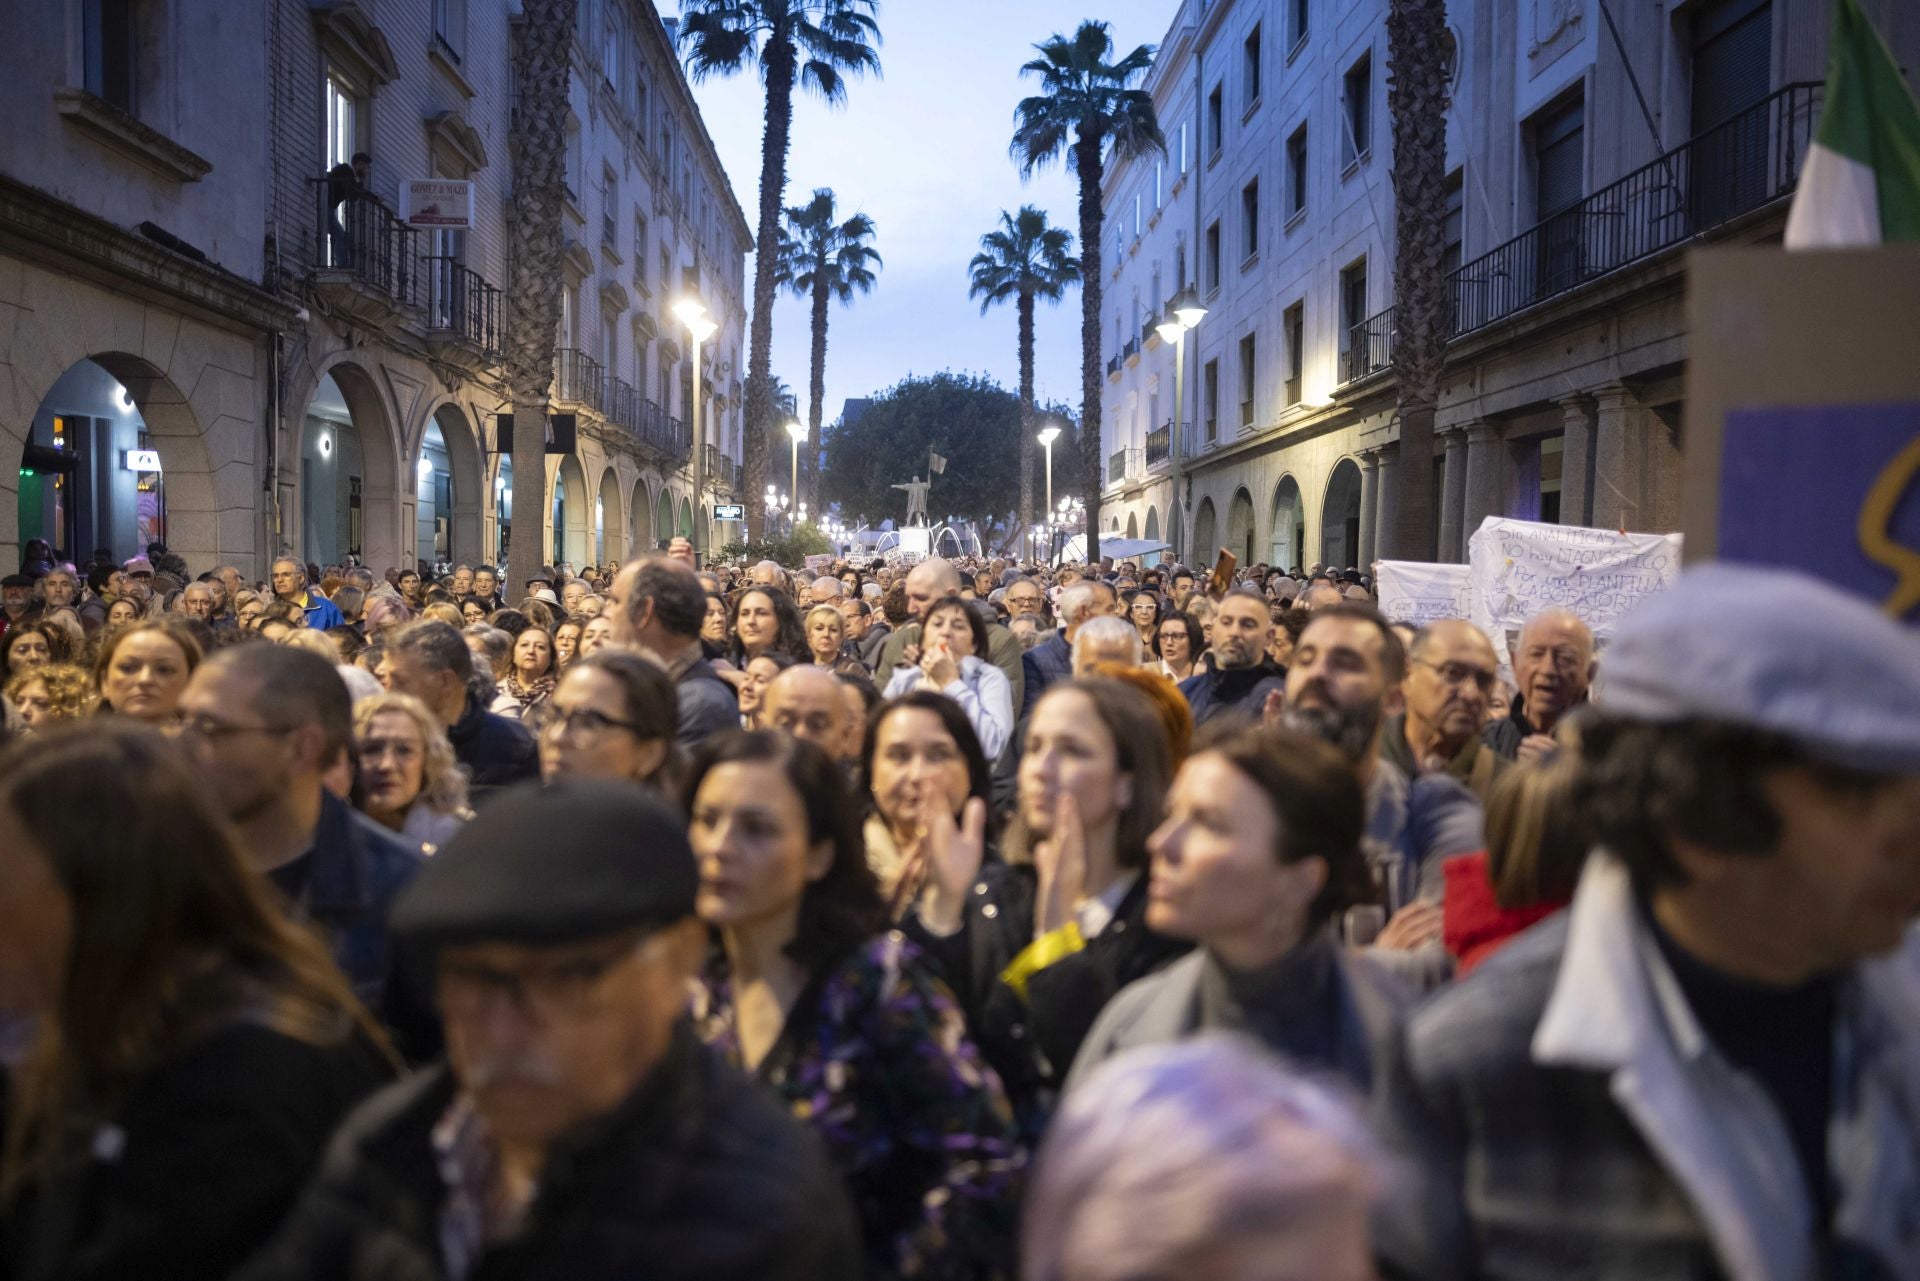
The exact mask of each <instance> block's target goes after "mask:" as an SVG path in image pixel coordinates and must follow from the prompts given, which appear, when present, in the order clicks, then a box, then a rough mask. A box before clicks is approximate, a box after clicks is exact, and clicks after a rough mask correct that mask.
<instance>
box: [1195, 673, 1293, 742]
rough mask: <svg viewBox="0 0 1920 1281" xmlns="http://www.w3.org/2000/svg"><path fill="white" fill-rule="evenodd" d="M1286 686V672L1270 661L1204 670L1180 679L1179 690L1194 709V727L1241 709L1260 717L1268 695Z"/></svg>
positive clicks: (1242, 712) (1250, 714)
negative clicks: (1219, 669)
mask: <svg viewBox="0 0 1920 1281" xmlns="http://www.w3.org/2000/svg"><path fill="white" fill-rule="evenodd" d="M1286 687H1287V674H1286V673H1285V672H1284V671H1282V670H1280V669H1279V668H1278V667H1275V666H1274V665H1273V664H1272V663H1271V662H1265V661H1263V662H1261V663H1260V665H1259V666H1257V667H1235V668H1231V669H1228V670H1226V671H1212V670H1209V671H1204V672H1201V673H1200V674H1199V675H1197V676H1189V677H1187V679H1185V680H1183V681H1181V682H1180V693H1181V695H1182V696H1183V697H1185V699H1186V700H1187V706H1188V707H1190V708H1192V709H1193V724H1194V728H1196V729H1198V728H1199V727H1200V726H1202V725H1205V724H1206V723H1207V722H1208V721H1210V720H1212V719H1213V718H1214V717H1216V716H1225V715H1228V714H1231V713H1239V714H1241V715H1242V716H1244V717H1246V718H1247V719H1249V720H1253V721H1258V720H1259V719H1260V711H1261V709H1262V708H1264V707H1265V706H1266V704H1267V695H1268V694H1271V693H1274V692H1276V691H1279V690H1284V689H1285V688H1286Z"/></svg>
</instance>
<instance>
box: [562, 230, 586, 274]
mask: <svg viewBox="0 0 1920 1281" xmlns="http://www.w3.org/2000/svg"><path fill="white" fill-rule="evenodd" d="M560 268H561V270H562V271H564V272H566V273H567V277H568V278H569V279H570V280H571V281H572V282H573V283H574V284H579V283H580V282H581V281H583V280H585V279H586V278H587V277H588V276H591V275H592V274H593V255H592V254H591V253H589V252H588V250H587V247H586V246H585V245H583V244H581V243H580V242H579V241H577V240H575V239H573V238H572V237H568V238H567V247H566V248H565V249H563V250H561V251H560Z"/></svg>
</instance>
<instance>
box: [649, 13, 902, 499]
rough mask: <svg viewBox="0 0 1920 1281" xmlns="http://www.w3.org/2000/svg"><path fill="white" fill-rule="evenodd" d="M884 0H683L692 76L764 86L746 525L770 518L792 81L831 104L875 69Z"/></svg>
mask: <svg viewBox="0 0 1920 1281" xmlns="http://www.w3.org/2000/svg"><path fill="white" fill-rule="evenodd" d="M877 8H878V0H686V2H685V3H684V4H683V5H682V6H681V11H680V40H681V42H682V43H683V44H685V45H686V46H687V50H688V52H687V69H688V72H689V74H691V76H692V77H693V79H694V80H696V81H699V80H704V79H706V78H707V77H708V76H715V75H720V76H726V75H733V74H735V73H736V72H740V71H744V70H745V69H747V68H748V67H751V66H757V67H758V68H759V70H760V81H761V83H762V84H763V85H765V86H766V108H765V111H764V113H763V120H764V126H763V132H762V134H761V138H760V218H759V223H758V225H757V226H756V228H755V231H754V245H755V246H756V247H757V249H758V252H756V253H755V255H754V260H753V320H752V324H751V327H750V329H749V333H748V342H747V438H746V454H747V456H746V459H745V460H744V462H745V466H746V484H747V529H748V532H749V533H750V535H752V536H756V537H757V536H758V535H759V533H760V531H761V527H762V526H763V524H764V523H765V519H766V500H765V496H764V495H765V487H766V482H767V462H768V457H767V431H768V428H769V427H770V425H771V424H772V422H773V403H772V400H771V399H770V397H769V394H768V393H769V392H770V390H771V388H772V383H771V381H770V377H771V374H772V370H773V350H772V349H773V296H774V293H775V284H774V255H773V252H772V249H773V246H774V245H775V244H776V243H777V241H778V238H779V229H780V207H781V204H782V203H783V201H784V200H785V197H786V191H787V144H788V142H789V140H790V138H791V135H792V132H793V89H794V85H795V84H796V83H798V84H799V85H800V86H801V87H803V88H808V89H812V90H813V91H814V92H815V93H816V94H818V95H819V96H820V97H821V98H823V99H825V100H826V102H827V103H828V104H829V105H836V106H837V105H839V104H841V103H843V102H845V101H846V96H847V86H846V78H847V76H848V75H859V74H861V73H863V72H866V71H873V72H876V73H877V72H878V71H879V69H880V54H879V52H878V49H877V46H878V45H879V43H880V25H879V23H877V22H876V21H875V20H874V17H873V15H874V12H875V10H876V9H877Z"/></svg>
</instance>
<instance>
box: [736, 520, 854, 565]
mask: <svg viewBox="0 0 1920 1281" xmlns="http://www.w3.org/2000/svg"><path fill="white" fill-rule="evenodd" d="M832 550H833V543H832V542H831V541H830V540H829V539H828V538H827V536H826V534H825V533H824V532H823V531H822V530H821V529H820V527H819V526H817V525H815V524H813V523H812V522H811V521H803V522H801V523H800V524H799V525H797V526H795V528H794V530H793V532H792V533H791V534H767V535H764V536H762V537H760V538H752V539H735V540H734V541H733V542H730V543H728V544H727V545H726V546H724V547H722V548H721V549H720V554H721V555H722V556H726V557H729V558H732V559H735V560H742V561H745V562H747V563H748V564H752V563H753V562H754V561H759V560H771V561H777V562H778V563H780V564H782V565H798V564H799V563H800V562H801V561H803V560H805V559H806V558H807V557H809V556H824V555H826V554H827V553H828V552H831V551H832Z"/></svg>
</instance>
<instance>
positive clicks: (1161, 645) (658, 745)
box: [0, 540, 1920, 1281]
mask: <svg viewBox="0 0 1920 1281" xmlns="http://www.w3.org/2000/svg"><path fill="white" fill-rule="evenodd" d="M27 553H28V555H27V558H26V564H25V565H24V566H23V572H22V573H20V574H18V575H14V576H10V577H8V578H6V579H5V580H4V583H3V584H0V591H4V602H3V603H4V610H3V612H0V671H3V672H4V679H5V683H4V687H0V688H3V690H4V708H3V710H4V713H5V719H4V722H3V724H4V728H3V729H0V743H3V744H4V746H0V1065H4V1071H3V1072H0V1085H3V1086H4V1091H5V1099H6V1111H5V1120H4V1131H3V1137H4V1144H3V1145H0V1277H7V1278H15V1277H17V1278H20V1279H21V1281H41V1279H51V1278H78V1279H83V1281H84V1279H89V1278H103V1279H104V1278H109V1277H113V1278H121V1277H135V1276H138V1277H154V1278H171V1277H181V1278H186V1277H193V1278H219V1277H228V1276H234V1277H240V1278H244V1279H245V1281H274V1279H278V1278H312V1279H313V1281H321V1279H322V1278H343V1279H346V1278H351V1279H355V1281H363V1279H364V1281H429V1279H440V1278H445V1279H446V1281H468V1279H470V1278H472V1279H476V1281H477V1279H479V1278H517V1277H527V1278H533V1277H568V1278H596V1277H606V1278H614V1277H632V1276H648V1277H662V1278H680V1277H684V1278H696V1277H698V1278H703V1279H720V1281H724V1279H726V1278H740V1279H742V1281H745V1279H747V1278H756V1279H757V1278H795V1279H796V1281H797V1279H799V1278H820V1279H823V1281H824V1279H832V1281H839V1279H841V1278H858V1277H870V1278H875V1279H884V1278H936V1279H947V1278H952V1279H955V1281H959V1279H962V1278H969V1279H971V1278H980V1279H987V1281H991V1279H994V1278H1009V1279H1010V1278H1015V1277H1025V1278H1029V1279H1030V1281H1123V1279H1125V1278H1146V1277H1153V1278H1162V1277H1164V1278H1173V1277H1178V1278H1182V1279H1183V1281H1275V1279H1276V1278H1280V1279H1285V1278H1301V1279H1304V1278H1309V1277H1310V1278H1316V1279H1318V1281H1368V1279H1370V1278H1387V1279H1388V1281H1392V1279H1394V1278H1407V1279H1420V1281H1425V1279H1427V1278H1434V1279H1436V1281H1453V1279H1455V1278H1458V1279H1461V1281H1465V1279H1467V1278H1490V1279H1491V1278H1498V1279H1501V1281H1507V1279H1518V1278H1541V1279H1546V1278H1567V1277H1576V1276H1577V1277H1587V1278H1598V1279H1601V1281H1694V1279H1697V1278H1709V1277H1720V1278H1727V1279H1728V1281H1748V1279H1758V1281H1808V1279H1812V1278H1823V1279H1830V1281H1843V1279H1853V1278H1858V1279H1860V1281H1868V1279H1879V1278H1895V1277H1916V1276H1920V1215H1916V1214H1915V1213H1914V1207H1915V1206H1920V935H1917V934H1916V932H1915V930H1914V928H1913V925H1914V921H1915V918H1916V916H1917V915H1920V640H1916V638H1915V636H1914V634H1913V633H1912V632H1911V631H1910V630H1906V629H1903V628H1902V627H1901V626H1900V625H1898V624H1897V623H1895V622H1894V621H1892V620H1890V619H1888V618H1886V617H1884V616H1882V615H1881V614H1879V613H1877V612H1876V611H1875V610H1874V609H1873V608H1872V606H1871V605H1869V604H1867V603H1866V602H1864V601H1860V600H1857V599H1855V598H1853V597H1851V596H1849V595H1847V594H1845V593H1843V592H1841V591H1839V590H1837V589H1835V588H1832V587H1830V586H1828V585H1825V584H1822V583H1820V582H1817V581H1814V580H1812V579H1808V578H1804V577H1801V576H1797V575H1794V574H1790V573H1786V572H1782V571H1772V570H1766V569H1759V568H1745V567H1737V566H1728V565H1705V566H1699V567H1695V568H1693V569H1691V570H1689V571H1688V572H1687V573H1685V574H1684V575H1682V577H1681V578H1680V580H1679V582H1678V584H1677V585H1676V586H1675V587H1674V588H1672V589H1670V590H1668V591H1666V592H1664V593H1661V594H1659V595H1657V596H1653V597H1650V598H1649V599H1647V600H1646V601H1644V602H1642V603H1641V604H1639V605H1637V606H1636V607H1635V608H1634V609H1633V610H1632V611H1631V612H1629V613H1628V614H1627V615H1626V617H1625V618H1623V619H1622V620H1620V621H1619V623H1618V624H1617V626H1616V628H1615V630H1614V631H1613V634H1612V636H1611V638H1610V640H1609V642H1608V645H1607V647H1606V649H1605V652H1604V654H1601V653H1598V652H1597V648H1596V642H1595V638H1594V636H1593V634H1592V632H1591V631H1590V630H1589V628H1588V625H1587V624H1586V623H1585V622H1583V621H1582V619H1581V618H1580V616H1579V615H1578V614H1577V613H1575V612H1572V611H1569V610H1565V609H1547V610H1544V611H1543V612H1541V613H1539V614H1538V615H1537V616H1535V617H1533V618H1532V619H1530V620H1529V621H1528V622H1527V623H1526V625H1525V626H1524V627H1523V628H1522V629H1520V630H1519V631H1518V633H1517V634H1515V635H1512V636H1500V637H1492V636H1488V635H1486V634H1485V633H1483V632H1482V631H1480V630H1479V629H1478V628H1477V627H1475V626H1474V625H1473V624H1472V623H1470V622H1468V621H1466V620H1463V619H1441V620H1437V621H1431V622H1427V623H1425V624H1424V625H1422V626H1419V627H1413V626H1409V625H1407V624H1403V623H1396V622H1392V621H1389V620H1388V619H1387V618H1385V617H1384V616H1383V615H1382V614H1381V613H1380V612H1379V610H1378V608H1377V607H1376V605H1375V603H1374V599H1373V593H1372V584H1371V582H1370V580H1369V578H1368V576H1367V575H1366V574H1364V573H1361V572H1358V571H1355V570H1339V569H1332V568H1326V567H1320V566H1313V567H1308V568H1304V569H1301V568H1294V569H1287V568H1281V567H1276V566H1266V565H1256V566H1253V567H1252V568H1250V569H1248V570H1246V571H1243V572H1241V573H1239V574H1237V575H1222V576H1215V575H1210V574H1208V573H1206V572H1204V571H1203V572H1200V573H1197V574H1196V573H1195V572H1192V571H1190V570H1188V569H1187V568H1185V567H1183V566H1180V565H1177V564H1162V565H1146V566H1142V565H1139V564H1134V563H1121V564H1114V563H1112V562H1102V563H1100V564H1098V565H1067V566H1062V567H1046V566H1038V565H1023V564H1018V563H1011V562H1008V561H1005V560H999V559H984V558H982V559H968V560H963V561H947V560H940V559H931V560H922V561H920V562H918V563H914V564H910V565H909V564H888V563H884V562H881V561H868V560H866V559H864V558H854V559H834V560H832V561H831V562H830V563H828V564H825V565H816V566H815V567H814V569H813V570H812V571H802V570H800V569H799V568H797V567H788V566H781V565H779V564H776V563H773V562H770V561H763V562H760V563H758V564H753V565H711V566H707V567H698V566H696V565H695V563H694V556H693V553H692V550H691V548H689V547H688V546H687V545H686V544H685V543H684V541H681V540H675V542H674V544H673V545H671V546H670V547H669V548H667V549H666V550H665V551H664V552H662V553H659V554H653V555H649V556H646V557H644V558H642V559H639V560H636V561H632V562H629V563H627V564H624V565H616V564H608V565H605V566H588V567H584V568H580V569H578V570H576V569H575V568H574V567H573V566H570V565H564V564H563V565H560V566H557V567H553V568H542V569H541V570H540V571H539V572H538V574H537V575H536V576H535V577H533V578H532V579H530V580H528V581H525V582H521V583H517V584H509V583H507V582H506V581H505V580H504V576H503V574H502V573H501V572H500V571H498V570H496V569H494V568H492V567H489V566H471V567H470V566H466V565H458V566H453V567H443V568H442V569H441V570H440V571H439V572H434V571H433V570H432V569H430V568H429V567H427V566H424V565H423V566H417V567H415V568H408V569H396V570H388V571H386V572H385V573H384V574H383V575H376V574H375V573H373V572H371V571H370V570H369V569H367V568H364V567H359V566H353V565H347V566H326V567H322V566H317V565H311V564H306V563H303V562H302V561H300V560H299V559H298V558H295V557H290V556H288V557H282V558H280V559H277V560H275V561H273V562H272V563H271V565H269V566H267V567H266V568H267V576H266V579H265V580H264V581H260V582H255V581H251V580H249V579H248V577H247V576H246V575H244V574H243V573H242V572H241V571H240V570H239V569H238V568H236V567H233V566H214V567H208V568H207V569H206V570H205V572H201V573H198V574H190V573H189V572H188V571H189V567H188V566H187V565H185V564H184V563H182V562H181V561H180V560H179V558H178V557H174V556H171V555H169V554H168V553H167V552H166V550H165V549H164V548H163V547H154V548H150V549H149V553H148V555H146V556H143V557H137V558H135V559H133V560H131V561H128V562H125V563H124V564H121V565H117V566H116V565H111V564H105V563H99V564H94V565H91V566H89V567H87V569H86V570H85V572H84V573H76V572H75V570H74V569H73V568H72V567H70V566H62V565H61V564H60V563H58V561H57V559H56V558H55V557H54V555H53V553H52V549H51V548H46V547H44V546H40V547H29V548H28V549H27Z"/></svg>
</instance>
